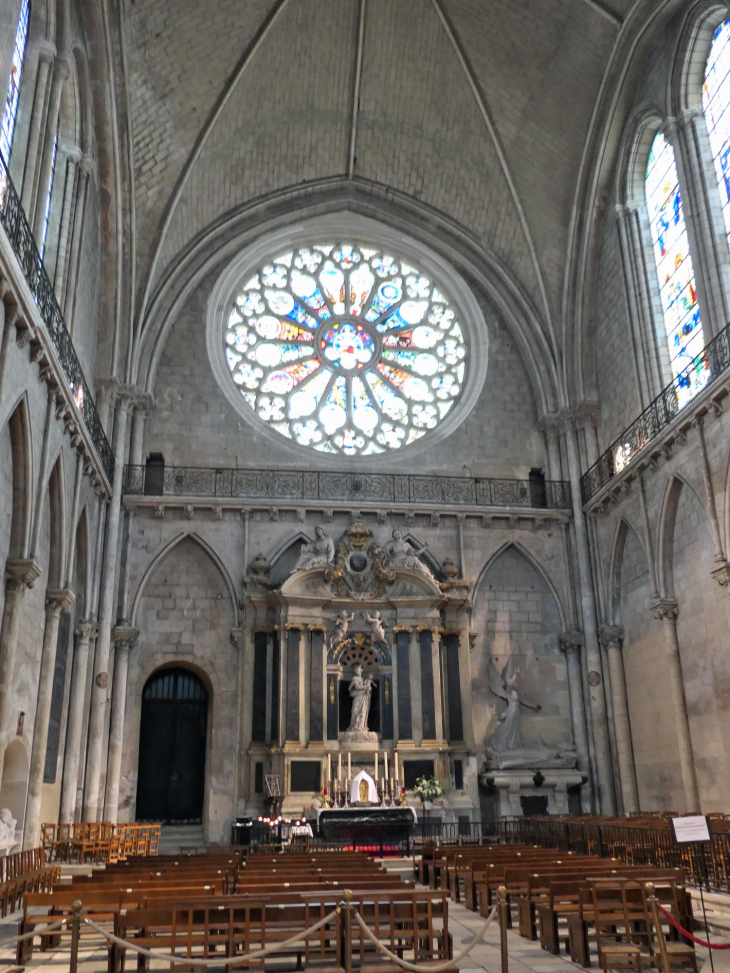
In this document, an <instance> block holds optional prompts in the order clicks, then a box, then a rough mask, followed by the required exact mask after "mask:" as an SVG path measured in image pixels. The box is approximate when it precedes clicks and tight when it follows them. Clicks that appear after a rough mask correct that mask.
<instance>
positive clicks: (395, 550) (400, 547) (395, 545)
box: [383, 530, 436, 581]
mask: <svg viewBox="0 0 730 973" xmlns="http://www.w3.org/2000/svg"><path fill="white" fill-rule="evenodd" d="M426 546H427V545H425V544H424V545H423V547H424V548H425V547H426ZM383 553H384V554H385V559H386V564H387V567H389V568H411V569H413V570H415V571H420V572H421V574H425V575H426V577H427V578H430V579H431V581H435V580H436V579H435V578H434V576H433V575H432V574H431V572H430V571H429V569H428V568H427V566H426V565H425V564H424V563H423V561H422V560H421V559H420V558H419V557H418V555H417V554H416V553H414V549H413V548H412V547H411V545H410V544H409V542H408V541H407V540H405V539H404V537H403V532H402V531H400V530H394V531H393V540H392V541H388V543H387V544H386V545H385V547H384V548H383Z"/></svg>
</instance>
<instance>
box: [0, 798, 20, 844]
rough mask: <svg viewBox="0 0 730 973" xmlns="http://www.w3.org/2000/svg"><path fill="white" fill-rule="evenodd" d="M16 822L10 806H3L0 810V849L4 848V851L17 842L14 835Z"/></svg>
mask: <svg viewBox="0 0 730 973" xmlns="http://www.w3.org/2000/svg"><path fill="white" fill-rule="evenodd" d="M17 823H18V822H17V821H16V819H15V818H14V817H13V815H12V813H11V811H10V808H8V807H4V808H3V809H2V811H0V849H4V850H5V852H6V853H7V852H9V851H10V849H11V848H12V847H13V845H16V844H17V843H18V842H17V840H16V837H15V827H16V825H17Z"/></svg>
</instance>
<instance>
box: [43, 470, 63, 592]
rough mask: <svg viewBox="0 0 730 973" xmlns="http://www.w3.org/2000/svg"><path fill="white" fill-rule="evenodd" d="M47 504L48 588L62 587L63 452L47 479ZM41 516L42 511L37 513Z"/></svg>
mask: <svg viewBox="0 0 730 973" xmlns="http://www.w3.org/2000/svg"><path fill="white" fill-rule="evenodd" d="M48 503H49V510H50V515H51V522H50V528H51V530H50V539H49V555H48V586H49V587H50V588H60V587H62V585H63V583H64V581H65V578H64V574H65V566H66V478H65V476H64V463H63V452H60V453H59V454H58V457H57V459H56V462H55V463H54V464H53V468H52V469H51V475H50V476H49V478H48ZM38 516H39V517H40V516H42V511H40V510H39V511H38Z"/></svg>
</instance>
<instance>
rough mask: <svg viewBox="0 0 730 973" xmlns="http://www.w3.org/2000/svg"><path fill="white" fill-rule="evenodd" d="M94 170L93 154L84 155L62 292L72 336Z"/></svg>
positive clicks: (67, 324)
mask: <svg viewBox="0 0 730 973" xmlns="http://www.w3.org/2000/svg"><path fill="white" fill-rule="evenodd" d="M93 171H94V162H93V159H92V158H91V156H89V155H82V156H81V160H80V161H79V164H78V167H77V180H76V205H75V207H74V221H73V227H72V230H71V243H70V246H69V257H68V271H67V273H66V275H65V277H64V280H63V291H62V294H61V307H62V309H63V314H64V317H65V319H66V327H67V328H68V330H69V334H70V335H71V337H72V338H73V333H74V317H75V315H74V312H75V309H76V291H77V285H78V276H79V262H80V259H81V250H82V243H83V237H84V218H85V216H86V200H87V197H88V192H89V175H90V174H91V173H92V172H93Z"/></svg>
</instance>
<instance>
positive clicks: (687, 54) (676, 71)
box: [667, 0, 728, 115]
mask: <svg viewBox="0 0 730 973" xmlns="http://www.w3.org/2000/svg"><path fill="white" fill-rule="evenodd" d="M727 17H728V7H727V4H723V3H719V2H718V0H701V2H700V3H696V4H694V5H693V6H692V8H691V9H690V10H688V11H687V13H686V14H685V17H684V23H683V24H682V27H681V28H680V30H679V31H678V33H677V40H676V43H675V46H674V50H673V52H672V62H671V70H670V71H669V74H668V82H667V105H668V106H669V110H670V113H671V114H672V115H679V114H680V113H681V112H683V111H688V110H691V109H695V108H699V109H700V110H701V109H702V82H703V80H704V76H705V65H706V64H707V58H708V56H709V53H710V47H711V46H712V38H713V36H714V33H715V31H716V30H717V28H718V26H719V25H720V24H721V23H722V22H723V20H726V19H727Z"/></svg>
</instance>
